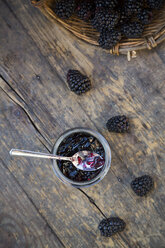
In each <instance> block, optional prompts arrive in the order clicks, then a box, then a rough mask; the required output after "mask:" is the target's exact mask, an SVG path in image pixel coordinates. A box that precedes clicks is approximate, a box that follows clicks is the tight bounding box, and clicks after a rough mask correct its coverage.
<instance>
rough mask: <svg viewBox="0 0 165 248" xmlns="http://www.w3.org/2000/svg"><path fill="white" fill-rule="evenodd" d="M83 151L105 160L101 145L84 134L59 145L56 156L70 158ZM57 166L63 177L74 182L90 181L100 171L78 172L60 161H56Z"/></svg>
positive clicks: (72, 166)
mask: <svg viewBox="0 0 165 248" xmlns="http://www.w3.org/2000/svg"><path fill="white" fill-rule="evenodd" d="M83 150H84V151H91V152H96V153H97V154H99V155H100V156H101V157H102V158H105V152H104V148H103V146H102V145H101V143H100V142H99V141H98V140H97V139H96V138H95V137H94V136H90V135H89V134H86V133H75V134H72V135H70V136H69V137H67V138H66V139H65V140H63V142H62V143H61V144H60V146H59V148H58V151H57V154H58V155H61V156H67V157H71V156H73V155H74V154H75V153H77V152H79V151H83ZM57 164H58V167H59V168H60V170H61V172H62V173H63V174H64V176H66V177H67V178H69V179H71V180H73V181H76V182H84V181H90V180H91V179H93V178H95V177H96V176H97V175H98V174H99V173H100V171H101V170H102V169H98V170H97V171H82V170H78V169H77V168H76V167H75V166H74V165H73V164H72V163H71V162H69V161H62V160H61V161H60V160H58V161H57Z"/></svg>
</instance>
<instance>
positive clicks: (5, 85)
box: [0, 68, 107, 232]
mask: <svg viewBox="0 0 165 248" xmlns="http://www.w3.org/2000/svg"><path fill="white" fill-rule="evenodd" d="M0 69H1V68H0ZM0 88H1V89H2V90H3V92H4V93H5V94H6V95H7V96H8V97H9V98H10V99H11V100H12V101H13V102H14V103H15V104H16V105H18V106H19V107H20V108H21V109H22V110H23V111H24V113H25V115H26V116H27V117H28V119H29V121H30V123H31V124H32V126H33V127H34V129H35V130H36V132H37V137H38V139H39V141H40V142H41V143H42V144H43V145H44V147H45V148H46V149H47V151H48V152H51V147H52V146H53V144H51V141H50V140H48V139H47V138H45V136H44V135H43V134H42V133H41V131H40V130H39V128H38V127H37V125H36V124H35V123H34V121H33V117H32V116H33V115H35V114H34V113H33V114H32V113H30V109H29V108H28V106H27V104H26V102H25V101H24V100H23V99H22V98H21V96H20V95H19V94H18V93H17V92H16V91H15V90H14V89H13V88H12V86H11V85H10V83H9V82H7V80H6V79H4V77H3V76H2V75H1V74H0ZM9 90H10V91H12V92H11V93H9ZM31 115H32V116H31ZM2 162H3V161H2ZM3 165H5V164H4V162H3ZM5 168H6V169H8V167H7V166H6V165H5ZM8 170H9V169H8ZM9 172H10V173H11V175H12V176H13V177H14V179H15V181H16V182H17V184H18V185H19V186H20V187H21V185H20V184H19V182H18V180H17V179H16V178H15V176H14V175H13V174H12V172H11V171H10V170H9ZM21 189H22V190H23V191H24V193H25V194H26V196H27V197H28V199H29V200H30V202H31V203H32V205H34V207H35V208H36V210H37V211H38V208H37V207H36V205H35V203H34V202H33V201H32V199H31V198H30V197H29V195H28V194H27V192H26V191H25V190H24V189H23V188H22V187H21ZM75 189H76V188H75ZM78 190H79V192H81V193H82V194H84V195H85V196H86V198H87V199H88V200H89V202H90V203H91V204H92V205H94V206H95V207H96V208H97V209H98V210H99V212H100V213H101V214H102V216H103V217H105V218H107V217H106V216H105V214H104V213H103V212H102V210H101V209H100V208H99V206H98V205H97V204H96V203H95V201H94V200H93V198H91V197H90V196H89V195H88V194H87V193H86V192H84V191H83V190H82V189H78ZM38 213H39V214H40V215H41V216H42V214H41V213H40V212H39V211H38ZM42 217H43V219H44V220H45V221H46V219H45V217H44V216H42ZM47 223H48V222H47ZM48 225H49V224H48ZM49 227H50V226H49ZM50 228H51V227H50ZM52 231H53V230H52ZM53 232H54V231H53Z"/></svg>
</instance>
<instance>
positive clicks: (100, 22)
mask: <svg viewBox="0 0 165 248" xmlns="http://www.w3.org/2000/svg"><path fill="white" fill-rule="evenodd" d="M119 19H120V14H119V12H117V11H113V10H110V9H108V8H99V9H97V10H96V14H95V17H94V18H93V20H92V25H93V27H94V28H96V29H97V30H98V31H101V30H102V29H106V30H108V29H112V28H114V27H115V26H116V25H117V24H118V21H119Z"/></svg>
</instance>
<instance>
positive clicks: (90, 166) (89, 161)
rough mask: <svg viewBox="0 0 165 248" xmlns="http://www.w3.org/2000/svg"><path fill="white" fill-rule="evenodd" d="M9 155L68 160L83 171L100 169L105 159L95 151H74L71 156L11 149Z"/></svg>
mask: <svg viewBox="0 0 165 248" xmlns="http://www.w3.org/2000/svg"><path fill="white" fill-rule="evenodd" d="M10 155H11V156H24V157H32V158H47V159H58V160H68V161H70V162H72V163H73V165H74V166H75V167H76V168H77V169H79V170H83V171H95V170H98V169H100V168H101V167H102V166H103V165H104V163H105V160H104V159H103V158H102V157H101V156H100V155H99V154H97V153H95V152H90V151H80V152H77V153H75V154H74V155H73V156H72V157H63V156H59V155H54V154H46V153H40V152H33V151H25V150H19V149H11V151H10Z"/></svg>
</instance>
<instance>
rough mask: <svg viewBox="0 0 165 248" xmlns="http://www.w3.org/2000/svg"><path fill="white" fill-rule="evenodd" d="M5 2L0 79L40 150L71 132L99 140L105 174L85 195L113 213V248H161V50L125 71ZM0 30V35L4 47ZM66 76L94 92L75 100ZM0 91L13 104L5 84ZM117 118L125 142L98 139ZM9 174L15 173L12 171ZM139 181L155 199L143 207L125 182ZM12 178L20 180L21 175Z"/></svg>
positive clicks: (35, 14)
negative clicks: (34, 131) (121, 228)
mask: <svg viewBox="0 0 165 248" xmlns="http://www.w3.org/2000/svg"><path fill="white" fill-rule="evenodd" d="M6 2H7V3H8V5H9V6H8V7H7V6H6V5H4V9H5V11H6V12H5V11H4V13H3V15H2V19H3V20H1V23H3V29H2V35H1V37H3V39H2V44H3V46H4V47H5V49H3V50H2V51H1V54H2V57H1V64H2V67H3V69H4V71H5V72H7V74H8V76H7V74H6V73H3V71H2V74H3V76H4V77H5V78H7V77H8V80H7V81H8V82H9V84H10V85H11V86H12V87H13V88H14V90H15V91H16V92H17V93H18V95H19V96H21V97H22V99H23V101H24V103H25V104H24V105H23V108H24V109H26V111H27V112H28V114H29V116H30V117H31V118H32V120H34V123H35V124H36V126H37V128H38V130H39V132H40V133H41V134H42V135H43V137H44V140H46V141H44V142H45V144H47V141H48V143H49V147H51V145H52V144H53V142H54V140H55V138H56V137H58V135H59V133H61V132H63V131H64V130H66V129H67V128H70V127H74V126H88V127H91V128H95V129H98V130H99V131H100V132H101V133H103V135H104V136H105V137H106V138H107V140H108V141H109V143H110V145H111V147H112V156H113V160H112V169H111V171H110V172H109V173H108V175H107V176H106V178H105V179H104V180H103V181H102V182H101V183H99V184H98V185H96V186H94V187H92V188H90V189H86V190H85V192H86V193H88V194H89V195H90V196H91V197H92V198H94V199H95V200H96V203H97V204H98V205H99V206H100V208H101V209H102V211H103V212H104V213H105V214H106V215H107V216H108V215H111V214H113V213H114V214H117V215H120V216H121V217H122V218H124V219H126V221H127V222H128V229H127V230H126V232H125V233H123V234H122V235H121V239H120V244H121V245H123V246H125V247H143V248H148V247H153V248H155V247H163V246H164V243H165V240H164V236H163V233H164V231H165V225H164V222H163V220H164V212H163V206H164V198H165V195H164V186H163V177H164V174H165V171H164V168H163V164H164V158H163V150H162V149H163V145H164V141H163V137H164V133H163V131H164V130H163V128H164V111H165V110H164V108H163V104H164V102H163V97H164V80H165V75H164V69H165V66H164V63H163V60H164V57H163V54H164V51H165V45H164V44H162V45H161V46H160V49H161V50H154V51H151V52H148V51H146V52H140V57H138V58H137V59H136V60H133V61H132V62H131V63H128V62H127V61H126V59H125V57H123V56H122V57H119V58H118V57H112V56H111V55H108V54H106V53H105V52H103V51H102V50H101V49H96V48H95V47H92V46H89V45H88V44H85V43H84V42H82V41H79V40H76V39H75V38H74V37H73V36H72V35H70V34H69V32H67V31H66V30H64V29H62V28H59V26H57V25H54V24H53V23H51V22H49V21H48V20H46V18H45V17H44V16H42V15H41V14H40V13H39V11H38V10H36V9H34V8H32V7H31V6H30V5H29V4H27V3H26V2H23V3H24V4H23V3H22V1H19V0H17V1H14V2H11V1H6ZM9 7H10V8H11V9H10V11H9ZM11 11H13V13H11ZM14 14H15V16H14ZM3 30H6V31H7V40H8V43H7V44H6V35H4V34H3V33H4V32H3ZM18 44H19V45H18ZM157 51H159V52H157ZM69 68H77V69H81V70H82V71H84V72H86V74H88V75H91V78H92V80H93V85H94V90H92V91H91V92H89V93H88V94H87V95H85V96H83V97H82V98H79V97H77V96H74V95H73V94H72V93H70V92H69V91H68V89H67V87H66V84H65V77H66V71H67V69H69ZM36 75H39V77H36ZM12 79H13V80H12ZM3 89H4V90H5V91H6V92H7V94H8V95H12V97H13V93H11V91H10V90H9V88H7V87H6V86H5V84H3ZM18 101H19V102H21V100H20V99H18ZM160 106H162V107H161V108H160ZM118 113H124V114H126V115H128V116H129V117H130V120H131V132H130V133H129V134H126V135H116V134H109V133H108V132H107V131H106V129H105V123H106V121H107V119H108V118H109V117H110V116H113V115H114V114H118ZM18 141H19V139H18ZM36 148H37V147H36ZM13 168H14V170H15V173H16V172H17V169H18V167H17V165H15V164H14V165H13ZM143 173H149V174H151V175H153V176H154V178H155V181H156V188H155V191H154V192H152V194H151V195H150V197H149V198H147V199H145V200H142V199H138V198H136V197H135V195H134V194H133V193H132V192H131V190H130V187H129V183H130V181H131V180H132V178H133V177H134V176H138V175H141V174H143ZM16 174H17V173H16ZM17 177H18V178H19V180H21V174H20V175H19V176H18V175H17ZM118 178H120V182H119V181H118ZM45 182H46V181H45ZM59 185H60V184H59ZM26 188H27V189H28V192H30V194H31V191H29V190H30V189H29V188H28V186H27V185H26ZM61 188H63V186H61V185H60V190H61ZM44 192H45V189H44ZM34 200H35V201H36V202H38V201H39V200H38V199H37V198H35V197H34ZM83 211H85V210H83ZM45 212H46V213H45V215H46V216H47V214H48V211H47V210H46V211H45ZM49 221H50V223H51V224H52V220H51V219H50V218H49ZM87 225H88V224H87ZM144 236H145V237H144ZM98 240H99V242H100V243H99V245H102V246H103V247H104V246H105V247H109V246H111V247H120V245H119V243H115V242H117V241H116V239H112V241H111V239H109V240H107V241H104V239H101V238H98ZM114 240H115V241H114ZM71 242H72V241H71ZM104 242H105V243H104ZM72 244H74V242H73V243H72Z"/></svg>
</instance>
